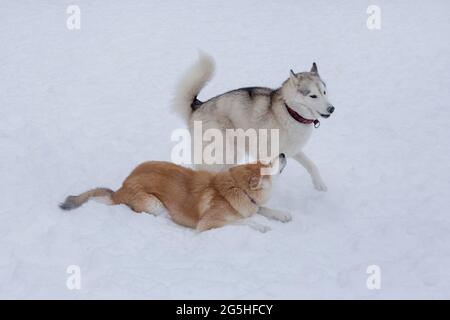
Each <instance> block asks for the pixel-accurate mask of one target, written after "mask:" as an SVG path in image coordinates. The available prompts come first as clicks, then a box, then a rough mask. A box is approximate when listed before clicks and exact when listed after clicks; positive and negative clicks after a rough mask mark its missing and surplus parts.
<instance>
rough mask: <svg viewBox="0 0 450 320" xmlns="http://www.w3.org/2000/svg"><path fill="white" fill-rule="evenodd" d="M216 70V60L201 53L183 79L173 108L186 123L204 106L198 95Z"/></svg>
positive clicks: (176, 92) (176, 93)
mask: <svg viewBox="0 0 450 320" xmlns="http://www.w3.org/2000/svg"><path fill="white" fill-rule="evenodd" d="M214 69H215V63H214V59H213V58H212V57H211V56H209V55H207V54H206V53H203V52H200V54H199V59H198V61H197V62H196V63H195V64H194V65H193V66H192V67H191V68H190V69H188V71H187V72H186V73H185V74H184V76H183V77H181V80H180V82H179V83H178V86H177V89H176V91H175V98H174V100H173V103H172V107H173V109H174V110H175V111H176V112H177V113H178V114H179V115H180V116H181V117H182V118H183V119H184V120H185V121H186V122H187V121H188V120H189V118H190V116H191V113H192V111H194V110H196V109H197V108H198V107H199V106H200V105H201V104H202V102H201V101H199V100H198V99H197V95H198V94H199V92H200V90H202V89H203V87H204V86H205V85H206V84H207V83H208V81H209V80H210V79H211V78H212V76H213V74H214Z"/></svg>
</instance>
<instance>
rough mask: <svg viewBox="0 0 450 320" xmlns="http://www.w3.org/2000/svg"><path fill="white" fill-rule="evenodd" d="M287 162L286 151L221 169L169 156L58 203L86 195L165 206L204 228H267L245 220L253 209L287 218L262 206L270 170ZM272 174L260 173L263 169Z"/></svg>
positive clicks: (137, 207)
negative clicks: (116, 182) (110, 185)
mask: <svg viewBox="0 0 450 320" xmlns="http://www.w3.org/2000/svg"><path fill="white" fill-rule="evenodd" d="M285 165H286V158H285V156H284V154H280V155H279V156H278V157H276V158H275V159H274V160H272V161H271V162H270V163H269V164H263V163H262V162H257V163H253V164H246V165H240V166H236V167H232V168H230V169H229V170H228V171H223V172H218V173H215V172H208V171H195V170H192V169H188V168H185V167H182V166H179V165H176V164H173V163H170V162H162V161H150V162H145V163H143V164H141V165H139V166H138V167H137V168H136V169H134V170H133V171H132V172H131V174H130V175H129V176H128V177H127V178H126V179H125V181H124V182H123V185H122V187H121V188H120V189H119V190H117V191H116V192H114V191H112V190H110V189H107V188H96V189H92V190H89V191H86V192H84V193H82V194H80V195H78V196H68V197H67V198H66V200H65V201H64V203H62V204H60V207H61V208H62V209H64V210H71V209H74V208H77V207H79V206H81V205H82V204H83V203H85V202H86V201H88V200H89V199H90V198H94V199H97V200H101V201H102V202H106V203H107V204H111V205H115V204H126V205H127V206H129V207H130V208H131V209H132V210H134V211H136V212H138V213H141V212H147V213H150V214H155V215H159V214H161V213H163V212H167V213H168V214H169V215H170V217H171V218H172V219H173V221H175V222H176V223H178V224H180V225H183V226H186V227H190V228H196V229H197V230H198V231H204V230H208V229H212V228H219V227H222V226H224V225H226V224H246V225H249V226H250V227H252V228H254V229H256V230H258V231H261V232H266V231H268V230H269V228H268V227H266V226H264V225H261V224H259V223H256V222H254V221H249V220H245V218H248V217H250V216H252V215H253V214H255V213H259V214H261V215H264V216H266V217H268V218H272V219H276V220H280V221H283V222H287V221H289V220H290V216H289V214H287V213H283V212H281V211H277V210H271V209H267V208H261V205H263V204H265V203H266V202H267V201H268V200H269V197H270V193H271V188H272V174H279V173H281V171H282V170H283V168H284V167H285ZM264 168H265V169H266V171H268V172H270V173H271V174H262V173H263V172H262V169H264Z"/></svg>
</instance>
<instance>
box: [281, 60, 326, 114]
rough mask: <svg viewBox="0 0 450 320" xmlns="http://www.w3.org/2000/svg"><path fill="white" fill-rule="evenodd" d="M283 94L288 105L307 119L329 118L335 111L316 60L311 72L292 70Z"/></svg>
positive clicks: (283, 87)
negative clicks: (295, 71)
mask: <svg viewBox="0 0 450 320" xmlns="http://www.w3.org/2000/svg"><path fill="white" fill-rule="evenodd" d="M282 95H283V98H284V100H285V102H286V104H287V106H288V107H289V108H291V109H293V110H294V111H295V112H297V113H298V114H300V115H301V116H302V117H304V118H306V119H317V118H319V117H322V118H328V117H329V116H330V115H331V114H332V113H333V112H334V106H333V105H332V104H331V103H330V102H329V101H328V92H327V87H326V85H325V82H323V81H322V79H321V78H320V76H319V72H318V70H317V65H316V63H315V62H314V63H313V65H312V68H311V70H310V71H309V72H300V73H294V71H292V70H291V71H290V74H289V79H288V80H286V81H285V82H284V83H283V86H282Z"/></svg>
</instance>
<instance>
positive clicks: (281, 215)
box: [257, 207, 292, 222]
mask: <svg viewBox="0 0 450 320" xmlns="http://www.w3.org/2000/svg"><path fill="white" fill-rule="evenodd" d="M257 213H258V214H260V215H262V216H264V217H266V218H268V219H273V220H278V221H281V222H289V221H291V220H292V217H291V214H290V213H289V212H284V211H280V210H274V209H269V208H266V207H259V209H258V212H257Z"/></svg>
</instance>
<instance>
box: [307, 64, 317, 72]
mask: <svg viewBox="0 0 450 320" xmlns="http://www.w3.org/2000/svg"><path fill="white" fill-rule="evenodd" d="M309 72H312V73H319V70H317V64H316V63H315V62H313V65H312V67H311V70H310V71H309Z"/></svg>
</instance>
